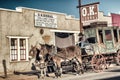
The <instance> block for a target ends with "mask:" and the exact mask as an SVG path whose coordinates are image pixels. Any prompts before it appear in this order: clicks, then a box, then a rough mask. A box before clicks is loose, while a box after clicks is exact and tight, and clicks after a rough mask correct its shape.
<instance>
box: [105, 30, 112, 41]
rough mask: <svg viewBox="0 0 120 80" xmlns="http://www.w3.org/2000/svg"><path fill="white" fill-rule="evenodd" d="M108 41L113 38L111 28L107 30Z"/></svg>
mask: <svg viewBox="0 0 120 80" xmlns="http://www.w3.org/2000/svg"><path fill="white" fill-rule="evenodd" d="M105 38H106V41H109V40H112V35H111V30H105Z"/></svg>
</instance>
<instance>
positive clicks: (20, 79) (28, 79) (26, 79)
mask: <svg viewBox="0 0 120 80" xmlns="http://www.w3.org/2000/svg"><path fill="white" fill-rule="evenodd" d="M0 80H38V76H37V75H14V74H9V75H7V78H5V77H4V76H0Z"/></svg>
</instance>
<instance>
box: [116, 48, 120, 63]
mask: <svg viewBox="0 0 120 80" xmlns="http://www.w3.org/2000/svg"><path fill="white" fill-rule="evenodd" d="M116 64H117V65H120V50H118V51H117V57H116Z"/></svg>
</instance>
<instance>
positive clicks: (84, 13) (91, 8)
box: [77, 0, 99, 32]
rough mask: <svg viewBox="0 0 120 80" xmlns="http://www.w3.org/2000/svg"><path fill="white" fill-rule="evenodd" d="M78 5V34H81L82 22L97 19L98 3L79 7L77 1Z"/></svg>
mask: <svg viewBox="0 0 120 80" xmlns="http://www.w3.org/2000/svg"><path fill="white" fill-rule="evenodd" d="M78 3H79V5H78V6H77V8H79V15H80V32H82V31H83V22H87V21H91V20H96V19H98V4H99V2H96V3H91V4H86V5H81V0H78Z"/></svg>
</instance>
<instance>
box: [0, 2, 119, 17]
mask: <svg viewBox="0 0 120 80" xmlns="http://www.w3.org/2000/svg"><path fill="white" fill-rule="evenodd" d="M93 2H100V5H99V11H103V12H104V14H105V15H107V14H108V12H112V13H118V12H120V0H82V4H83V5H84V4H88V3H93ZM77 5H78V0H0V8H7V9H15V8H16V7H19V6H22V7H28V8H35V9H41V10H48V11H54V12H60V13H66V14H68V15H74V16H75V17H77V18H79V11H78V8H76V6H77Z"/></svg>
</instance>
